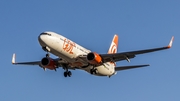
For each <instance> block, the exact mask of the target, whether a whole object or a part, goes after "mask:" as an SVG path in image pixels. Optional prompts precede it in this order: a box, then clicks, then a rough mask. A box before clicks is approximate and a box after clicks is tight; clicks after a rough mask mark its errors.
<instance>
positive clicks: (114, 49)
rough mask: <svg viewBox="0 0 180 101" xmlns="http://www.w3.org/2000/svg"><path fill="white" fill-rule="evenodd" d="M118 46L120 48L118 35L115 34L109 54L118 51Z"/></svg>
mask: <svg viewBox="0 0 180 101" xmlns="http://www.w3.org/2000/svg"><path fill="white" fill-rule="evenodd" d="M117 48H118V35H116V34H115V35H114V38H113V40H112V43H111V46H110V48H109V51H108V54H113V53H117Z"/></svg>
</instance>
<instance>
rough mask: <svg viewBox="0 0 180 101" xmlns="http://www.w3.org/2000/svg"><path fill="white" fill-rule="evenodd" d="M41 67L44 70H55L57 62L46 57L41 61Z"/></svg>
mask: <svg viewBox="0 0 180 101" xmlns="http://www.w3.org/2000/svg"><path fill="white" fill-rule="evenodd" d="M41 66H42V67H44V68H48V69H50V70H54V69H56V67H57V65H56V62H55V61H54V60H53V59H51V58H49V57H44V58H43V59H42V60H41Z"/></svg>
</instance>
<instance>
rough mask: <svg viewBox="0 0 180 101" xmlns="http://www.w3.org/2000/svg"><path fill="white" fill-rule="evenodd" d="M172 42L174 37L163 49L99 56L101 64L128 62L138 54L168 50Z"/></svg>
mask: <svg viewBox="0 0 180 101" xmlns="http://www.w3.org/2000/svg"><path fill="white" fill-rule="evenodd" d="M173 40H174V37H172V38H171V41H170V43H169V45H168V46H165V47H159V48H152V49H145V50H138V51H129V52H122V53H114V54H99V55H100V56H101V57H102V59H103V62H111V61H113V62H116V61H121V60H127V61H130V60H129V59H131V58H134V57H135V56H136V55H139V54H144V53H150V52H155V51H160V50H165V49H169V48H171V46H172V43H173Z"/></svg>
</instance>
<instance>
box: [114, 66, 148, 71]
mask: <svg viewBox="0 0 180 101" xmlns="http://www.w3.org/2000/svg"><path fill="white" fill-rule="evenodd" d="M146 66H149V65H148V64H147V65H134V66H120V67H115V71H121V70H127V69H134V68H140V67H146Z"/></svg>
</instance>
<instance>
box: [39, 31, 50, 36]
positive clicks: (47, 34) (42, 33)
mask: <svg viewBox="0 0 180 101" xmlns="http://www.w3.org/2000/svg"><path fill="white" fill-rule="evenodd" d="M40 35H49V36H51V34H49V33H45V32H43V33H41V34H40Z"/></svg>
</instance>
